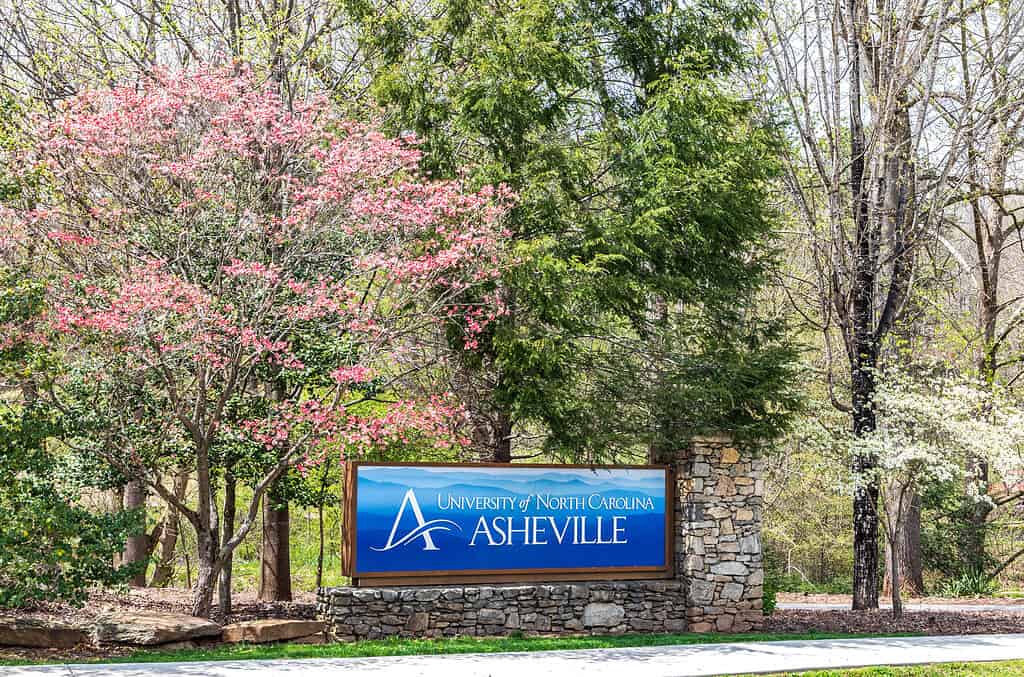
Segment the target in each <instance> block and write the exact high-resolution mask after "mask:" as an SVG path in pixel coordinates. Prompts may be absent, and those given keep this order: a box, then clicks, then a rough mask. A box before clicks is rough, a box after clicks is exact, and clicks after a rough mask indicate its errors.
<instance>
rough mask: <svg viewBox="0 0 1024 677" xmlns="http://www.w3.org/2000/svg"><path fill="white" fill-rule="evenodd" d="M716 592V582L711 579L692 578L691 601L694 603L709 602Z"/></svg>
mask: <svg viewBox="0 0 1024 677" xmlns="http://www.w3.org/2000/svg"><path fill="white" fill-rule="evenodd" d="M714 594H715V584H714V583H712V582H711V581H702V580H698V579H695V580H692V581H690V602H691V603H692V604H698V605H700V604H707V603H708V602H710V601H711V600H712V598H713V597H714Z"/></svg>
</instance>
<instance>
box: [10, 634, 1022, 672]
mask: <svg viewBox="0 0 1024 677" xmlns="http://www.w3.org/2000/svg"><path fill="white" fill-rule="evenodd" d="M1011 659H1024V635H967V636H949V637H892V638H874V639H835V640H807V641H787V642H750V643H742V644H739V643H737V644H704V645H691V646H659V647H640V648H623V649H582V650H577V651H547V652H535V653H504V654H453V655H447V656H395V657H388V658H337V659H308V660H302V661H297V660H286V661H232V662H222V663H151V664H140V663H135V664H123V665H113V664H108V665H52V666H41V667H18V668H14V667H11V668H0V675H2V676H3V677H99V676H100V675H104V676H106V675H110V676H111V677H157V676H166V677H200V676H204V677H243V676H244V677H314V676H316V677H356V676H357V675H358V676H359V677H417V676H424V677H565V676H566V675H585V676H586V677H703V676H707V675H722V674H736V673H741V674H742V673H749V672H762V673H764V672H781V671H787V670H810V669H816V668H845V667H860V666H866V665H911V664H920V663H948V662H974V661H996V660H1011Z"/></svg>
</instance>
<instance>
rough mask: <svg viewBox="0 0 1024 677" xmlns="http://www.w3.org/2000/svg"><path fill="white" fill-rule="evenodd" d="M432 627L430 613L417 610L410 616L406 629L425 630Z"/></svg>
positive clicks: (413, 630)
mask: <svg viewBox="0 0 1024 677" xmlns="http://www.w3.org/2000/svg"><path fill="white" fill-rule="evenodd" d="M429 627H430V614H429V613H427V612H426V611H417V612H416V613H414V614H412V615H411V616H409V620H408V621H407V622H406V624H405V629H406V630H408V631H409V632H423V631H424V630H426V629H427V628H429Z"/></svg>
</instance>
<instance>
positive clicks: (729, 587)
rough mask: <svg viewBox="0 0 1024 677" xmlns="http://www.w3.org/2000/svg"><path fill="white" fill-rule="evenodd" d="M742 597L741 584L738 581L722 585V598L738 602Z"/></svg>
mask: <svg viewBox="0 0 1024 677" xmlns="http://www.w3.org/2000/svg"><path fill="white" fill-rule="evenodd" d="M741 597H743V586H742V585H741V584H739V583H726V584H725V585H723V586H722V598H723V599H727V600H729V601H730V602H738V601H740V598H741Z"/></svg>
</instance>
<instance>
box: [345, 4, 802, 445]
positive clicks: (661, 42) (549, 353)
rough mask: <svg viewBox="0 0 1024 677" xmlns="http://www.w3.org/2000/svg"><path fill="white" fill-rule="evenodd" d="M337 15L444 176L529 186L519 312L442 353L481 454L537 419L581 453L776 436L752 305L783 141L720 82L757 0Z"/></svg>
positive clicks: (767, 330)
mask: <svg viewBox="0 0 1024 677" xmlns="http://www.w3.org/2000/svg"><path fill="white" fill-rule="evenodd" d="M349 9H350V11H351V12H352V14H353V16H354V17H355V20H356V21H357V23H359V25H360V26H361V27H362V31H361V35H362V40H363V42H364V49H365V51H366V52H367V53H369V54H372V55H374V58H375V59H376V60H377V62H376V63H374V64H373V67H372V68H371V71H370V72H371V73H372V91H373V93H374V94H375V97H376V101H377V103H378V104H379V105H381V106H383V107H384V109H385V110H386V111H387V112H388V116H389V117H388V119H390V120H391V121H392V124H393V125H394V126H395V128H396V129H412V130H413V131H415V132H416V133H417V134H418V135H420V136H421V137H422V138H423V139H424V146H423V148H424V150H425V152H426V157H427V159H428V162H429V163H430V166H431V168H432V169H433V170H434V172H435V173H437V174H439V175H456V174H458V173H460V172H468V173H469V174H470V176H471V177H472V179H473V180H474V181H476V182H478V183H496V182H503V183H505V184H507V185H509V186H511V187H512V189H513V190H514V191H516V193H517V194H518V197H519V199H518V205H517V207H516V208H515V209H514V210H513V212H512V214H511V215H510V218H509V227H510V229H511V231H512V240H513V250H514V256H515V258H516V260H517V261H519V263H520V265H517V266H515V267H514V268H512V269H511V270H510V271H509V272H507V273H506V274H505V275H504V276H503V277H502V279H501V281H500V284H499V286H500V292H501V295H502V296H503V298H504V301H505V303H506V304H507V306H508V307H509V309H510V312H509V313H508V314H507V315H506V316H505V318H504V320H503V321H502V322H499V323H495V324H494V325H492V327H491V328H490V330H489V331H488V332H487V334H486V336H485V337H484V339H483V342H484V344H485V345H483V349H482V350H481V351H479V352H475V353H473V354H472V355H471V356H470V359H463V358H461V357H456V358H455V363H456V364H455V365H454V367H453V369H452V373H453V376H452V381H453V385H454V386H455V389H456V390H457V391H458V392H459V393H460V394H461V396H462V398H463V401H464V403H465V404H466V406H467V407H468V408H469V409H470V410H471V411H472V412H473V414H474V417H473V427H474V431H473V433H474V434H473V438H474V442H475V446H476V448H477V451H478V454H479V455H480V456H482V457H485V458H490V459H493V460H498V461H508V460H510V459H511V458H512V457H513V446H516V445H514V444H513V441H514V440H515V439H517V438H520V437H522V438H524V439H525V437H526V436H527V435H528V433H530V432H531V431H536V430H538V429H539V430H540V431H541V433H542V435H543V437H544V439H545V440H546V442H547V446H548V449H547V450H548V451H552V452H556V453H560V454H563V455H565V456H567V457H574V458H587V459H591V460H596V459H598V458H602V457H604V458H607V457H609V456H614V455H615V454H616V452H617V450H619V449H623V448H625V449H631V450H636V449H637V446H638V445H641V446H643V447H645V448H647V449H649V450H650V454H651V456H652V457H659V456H661V454H662V451H663V449H664V448H665V447H671V446H678V445H679V444H680V443H681V441H682V440H684V439H685V438H686V436H688V435H692V434H694V433H696V432H699V431H712V430H714V431H729V432H732V433H733V434H736V435H738V436H741V437H750V438H764V437H769V436H772V435H774V434H776V433H777V432H778V431H779V430H780V426H781V425H782V424H783V423H784V421H785V418H786V412H787V411H788V409H789V408H790V407H791V406H792V405H793V403H794V398H793V396H792V395H791V393H790V391H789V387H788V383H789V368H790V365H791V364H792V360H793V350H792V347H791V346H790V344H789V343H788V341H787V339H786V336H785V333H784V331H783V328H782V327H781V326H780V325H779V324H777V323H776V322H773V321H772V320H771V319H770V318H765V317H760V316H759V315H758V313H757V312H755V307H756V301H757V298H758V293H759V290H760V289H761V287H762V285H763V284H764V282H765V281H766V274H767V273H768V271H769V270H771V267H772V265H773V263H774V262H773V257H772V252H771V237H772V229H773V226H774V215H773V214H772V212H771V211H770V209H769V208H768V207H767V206H766V205H767V202H768V185H769V182H770V180H771V179H772V178H773V176H774V174H775V171H776V167H775V163H774V160H773V159H772V158H773V157H776V155H777V151H778V150H779V147H778V136H777V134H776V132H775V130H774V129H773V127H772V125H771V124H769V123H766V122H765V121H762V120H759V119H758V118H757V117H756V115H755V111H754V109H753V108H752V106H750V105H749V104H748V103H747V102H746V101H744V100H743V99H741V98H740V97H739V96H738V95H737V94H736V93H734V92H732V91H730V89H729V87H728V85H727V84H726V83H727V80H728V79H729V76H731V75H734V74H735V73H736V71H737V69H738V68H739V67H741V66H742V64H743V53H742V49H741V47H740V44H739V42H738V37H737V36H738V35H739V34H740V33H741V32H742V31H743V30H744V29H745V28H746V27H747V26H748V25H749V23H750V21H751V20H752V18H753V16H754V5H753V4H751V3H747V2H737V3H720V2H697V3H689V4H687V5H676V4H674V3H668V4H666V3H663V2H646V1H640V2H629V3H618V2H600V1H598V2H585V1H583V2H580V1H576V0H518V1H516V2H512V3H505V2H503V3H497V2H491V1H489V0H474V1H473V2H463V1H461V0H460V1H458V2H449V1H447V0H437V1H434V2H430V3H427V4H426V5H422V3H417V6H416V11H413V7H412V6H411V3H410V6H405V5H402V4H399V5H394V4H388V6H387V7H384V6H383V5H381V6H378V5H377V4H376V3H374V2H373V1H372V0H363V1H360V2H353V3H350V5H349ZM517 444H518V446H521V447H527V446H528V444H527V443H525V442H524V443H517Z"/></svg>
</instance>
